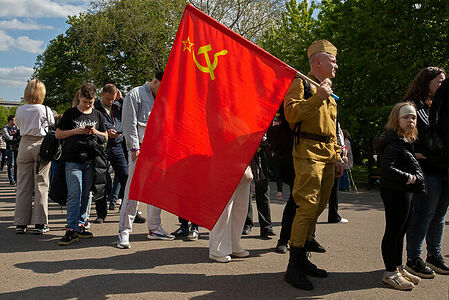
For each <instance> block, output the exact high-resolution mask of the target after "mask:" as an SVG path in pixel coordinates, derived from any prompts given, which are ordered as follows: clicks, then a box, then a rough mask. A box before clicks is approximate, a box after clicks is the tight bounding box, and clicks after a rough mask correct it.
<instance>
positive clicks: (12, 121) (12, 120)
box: [9, 118, 16, 126]
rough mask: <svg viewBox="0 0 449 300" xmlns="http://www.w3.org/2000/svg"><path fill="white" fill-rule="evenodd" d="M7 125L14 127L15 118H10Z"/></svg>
mask: <svg viewBox="0 0 449 300" xmlns="http://www.w3.org/2000/svg"><path fill="white" fill-rule="evenodd" d="M9 123H10V124H11V126H14V125H16V118H12V119H11V121H9Z"/></svg>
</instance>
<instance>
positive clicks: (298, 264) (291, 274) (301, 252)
mask: <svg viewBox="0 0 449 300" xmlns="http://www.w3.org/2000/svg"><path fill="white" fill-rule="evenodd" d="M305 255H306V251H305V249H304V248H298V247H291V248H290V260H289V262H288V267H287V272H286V273H285V276H284V280H285V281H287V282H288V283H290V284H291V285H293V286H294V287H295V288H298V289H301V290H313V285H312V282H310V280H309V278H307V276H306V274H305V273H304V265H303V262H304V258H303V257H305Z"/></svg>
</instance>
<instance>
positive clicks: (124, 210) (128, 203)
mask: <svg viewBox="0 0 449 300" xmlns="http://www.w3.org/2000/svg"><path fill="white" fill-rule="evenodd" d="M138 159H139V157H137V159H136V160H135V161H132V159H131V151H128V161H129V163H128V172H129V175H128V180H127V181H126V186H125V193H124V195H123V201H122V207H121V208H120V222H119V225H118V226H119V228H118V230H119V233H122V232H127V233H128V234H129V233H130V232H131V231H132V230H133V222H134V219H135V218H136V214H137V208H138V206H139V202H138V201H136V200H130V199H129V187H130V185H131V180H132V179H133V175H134V169H135V168H136V163H137V160H138ZM147 225H148V230H155V229H157V228H158V227H159V226H160V225H161V209H160V208H158V207H156V206H153V205H149V204H148V205H147Z"/></svg>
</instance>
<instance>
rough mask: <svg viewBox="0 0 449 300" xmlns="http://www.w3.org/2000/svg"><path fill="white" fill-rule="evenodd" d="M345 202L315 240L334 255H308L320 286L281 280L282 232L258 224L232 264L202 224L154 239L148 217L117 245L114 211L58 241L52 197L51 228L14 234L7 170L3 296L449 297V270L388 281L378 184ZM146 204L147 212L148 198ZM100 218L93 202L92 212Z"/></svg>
mask: <svg viewBox="0 0 449 300" xmlns="http://www.w3.org/2000/svg"><path fill="white" fill-rule="evenodd" d="M272 187H273V191H272V196H273V197H272V199H273V200H272V203H271V208H272V211H271V213H272V220H273V225H274V229H275V231H276V233H277V234H279V231H280V225H281V218H282V210H283V207H284V204H285V200H286V198H287V196H288V195H287V194H288V191H287V188H286V187H284V198H285V199H283V200H275V197H274V195H275V192H274V188H275V186H274V185H273V186H272ZM213 196H214V195H211V197H213ZM339 200H340V214H341V215H342V216H343V217H345V218H347V219H349V223H347V224H328V223H326V221H327V210H326V211H324V213H323V215H322V216H321V217H320V219H319V224H318V227H317V239H318V240H319V241H320V243H321V244H322V245H324V246H325V247H326V249H327V253H324V254H312V257H311V261H312V262H314V263H315V264H317V265H318V266H319V267H323V268H326V269H327V271H328V272H329V277H328V278H324V279H323V278H311V280H312V282H313V284H314V286H315V289H314V290H312V291H302V290H298V289H295V288H293V287H292V286H290V285H289V284H287V283H286V282H285V281H284V280H283V276H284V272H285V270H286V266H287V263H288V254H278V253H276V252H275V251H274V247H275V246H276V241H277V236H276V237H274V239H272V240H262V239H260V238H259V227H258V224H257V223H256V226H255V227H254V228H253V230H252V233H251V234H250V235H249V236H243V238H242V245H243V246H244V247H245V248H246V249H248V250H249V252H250V256H249V257H248V258H244V259H233V260H232V261H231V262H230V263H227V264H222V263H216V262H212V261H210V260H209V258H208V230H206V229H204V228H200V239H199V240H198V241H195V242H187V241H182V240H175V241H154V240H151V241H150V240H147V239H146V234H147V229H146V224H135V226H134V231H133V233H132V235H131V238H130V241H131V249H118V248H116V247H115V242H116V238H117V230H118V220H119V213H118V211H117V210H116V211H113V212H110V214H109V216H108V217H107V219H106V222H105V223H103V224H92V227H91V231H92V232H93V234H94V238H93V239H89V240H81V241H80V242H79V243H75V244H73V245H69V246H65V247H63V246H58V244H57V242H58V240H59V239H60V238H61V237H62V235H63V234H64V226H65V209H64V208H61V207H60V206H58V205H57V204H55V203H50V205H49V220H50V224H49V225H50V232H48V233H46V234H44V235H40V236H39V235H34V234H31V233H28V234H24V235H16V234H15V226H14V225H13V217H14V201H15V188H14V187H11V186H10V185H9V184H8V180H7V176H6V174H5V173H2V174H0V238H1V241H2V242H1V243H0V299H411V298H414V299H432V300H435V299H448V286H449V276H443V275H437V276H436V277H435V278H434V279H430V280H423V282H422V283H421V284H419V285H418V286H417V287H416V288H415V289H414V290H413V291H411V292H403V291H397V290H393V289H390V288H386V287H384V286H383V285H382V284H381V283H380V281H381V278H382V274H383V262H382V258H381V254H380V241H381V238H382V234H383V230H384V224H385V221H384V212H383V204H382V201H381V199H380V197H379V194H378V191H377V190H373V191H366V190H361V191H360V192H359V193H355V192H339ZM253 206H254V207H253V208H254V214H255V216H254V218H255V221H257V214H256V212H257V209H256V207H255V204H254V203H253ZM140 207H141V209H142V210H143V211H144V214H145V206H144V205H143V204H140ZM94 219H95V209H92V216H91V218H90V220H94ZM162 223H163V227H164V228H165V229H166V230H167V231H169V232H171V231H174V230H175V229H176V228H177V227H178V221H177V217H176V216H174V215H172V214H169V213H167V212H163V214H162ZM446 224H448V222H447V221H446ZM448 240H449V233H448V232H447V231H446V233H445V235H444V238H443V251H442V254H443V256H444V257H445V258H448V257H449V255H448V254H449V247H448ZM404 259H405V256H404Z"/></svg>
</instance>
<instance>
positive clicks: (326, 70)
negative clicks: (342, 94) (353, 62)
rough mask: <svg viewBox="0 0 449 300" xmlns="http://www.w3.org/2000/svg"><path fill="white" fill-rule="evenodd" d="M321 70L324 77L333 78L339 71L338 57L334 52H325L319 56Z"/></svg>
mask: <svg viewBox="0 0 449 300" xmlns="http://www.w3.org/2000/svg"><path fill="white" fill-rule="evenodd" d="M318 65H319V71H320V73H321V76H322V77H323V78H329V79H333V78H335V74H336V73H337V69H338V65H337V58H336V57H335V55H333V54H329V53H323V54H321V55H320V57H319V58H318Z"/></svg>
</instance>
